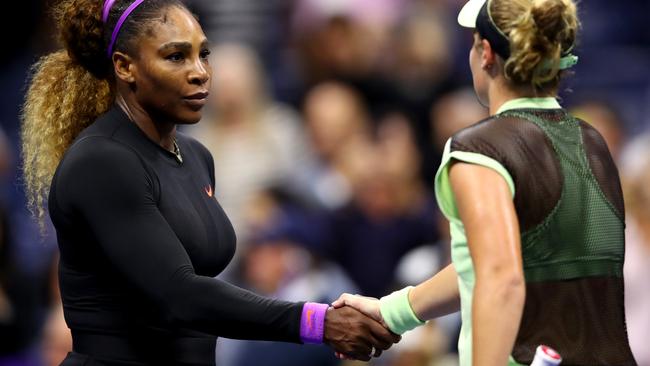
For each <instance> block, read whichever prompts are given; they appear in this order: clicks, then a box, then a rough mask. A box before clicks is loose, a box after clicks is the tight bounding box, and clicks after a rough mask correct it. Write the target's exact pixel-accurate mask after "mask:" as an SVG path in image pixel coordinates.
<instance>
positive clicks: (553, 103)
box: [435, 98, 561, 366]
mask: <svg viewBox="0 0 650 366" xmlns="http://www.w3.org/2000/svg"><path fill="white" fill-rule="evenodd" d="M522 108H535V109H558V108H561V106H560V104H559V103H558V102H557V100H556V99H554V98H521V99H514V100H510V101H508V102H506V103H505V104H503V105H502V106H501V108H499V110H498V112H497V115H498V114H501V113H504V112H506V111H510V110H514V109H522ZM452 159H455V160H458V161H462V162H466V163H470V164H477V165H482V166H485V167H487V168H490V169H493V170H494V171H496V172H497V173H499V174H500V175H501V176H502V177H503V179H504V180H505V181H506V183H507V184H508V186H509V187H510V191H511V192H512V197H513V198H514V196H515V185H514V182H513V180H512V177H511V176H510V173H508V171H507V170H506V168H505V167H503V165H502V164H501V163H499V162H498V161H496V160H494V159H492V158H490V157H488V156H485V155H482V154H478V153H470V152H462V151H453V152H452V151H451V139H449V140H448V141H447V144H446V145H445V150H444V153H443V157H442V163H441V164H440V168H439V169H438V172H437V173H436V178H435V193H436V199H437V201H438V205H439V206H440V210H441V211H442V213H443V214H444V215H445V217H447V219H448V220H449V225H450V231H451V256H452V263H453V265H454V268H455V269H456V272H457V273H458V288H459V291H460V300H461V318H462V327H461V332H460V337H459V339H458V352H459V357H460V365H461V366H471V365H472V296H473V292H474V280H475V273H474V266H473V263H472V257H471V256H470V253H469V248H468V246H467V237H466V235H465V227H464V226H463V223H462V222H461V220H460V217H459V215H458V208H457V205H456V200H455V199H454V195H453V192H452V190H451V184H450V182H449V165H450V164H449V163H450V162H451V161H452ZM509 365H519V364H518V363H516V362H515V361H514V360H513V359H512V357H511V358H510V362H509Z"/></svg>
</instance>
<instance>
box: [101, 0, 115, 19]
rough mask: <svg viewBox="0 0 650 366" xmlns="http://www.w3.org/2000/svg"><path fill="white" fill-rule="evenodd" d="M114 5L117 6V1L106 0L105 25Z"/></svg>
mask: <svg viewBox="0 0 650 366" xmlns="http://www.w3.org/2000/svg"><path fill="white" fill-rule="evenodd" d="M113 4H115V0H106V2H105V3H104V11H103V12H102V22H104V24H106V22H107V21H108V13H110V12H111V8H112V7H113Z"/></svg>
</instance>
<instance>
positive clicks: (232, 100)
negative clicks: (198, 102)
mask: <svg viewBox="0 0 650 366" xmlns="http://www.w3.org/2000/svg"><path fill="white" fill-rule="evenodd" d="M211 57H212V59H211V62H212V67H213V70H214V74H213V86H214V89H215V92H214V93H213V94H212V95H214V97H212V102H213V109H212V111H211V112H209V113H207V115H206V116H205V117H204V119H203V121H202V122H201V123H199V124H198V125H197V126H196V127H195V128H193V129H191V134H192V135H193V136H194V137H196V138H197V139H198V140H199V141H201V142H202V143H203V144H204V145H205V146H206V147H207V148H208V150H210V153H211V154H212V156H213V157H214V163H215V173H216V174H215V179H216V181H215V184H216V195H217V197H218V198H219V201H220V202H221V204H222V205H223V208H224V210H225V211H226V212H227V213H228V216H229V217H230V220H231V222H232V223H233V226H234V228H235V230H236V232H237V236H238V237H239V238H240V239H243V240H242V243H244V242H245V237H246V235H247V228H246V225H245V224H244V222H243V221H242V212H241V210H242V208H243V207H244V206H246V205H247V203H248V200H249V199H250V198H251V197H252V196H253V195H254V194H256V193H257V192H258V191H259V190H261V189H262V188H263V187H266V186H269V185H285V186H288V187H289V188H290V189H293V190H296V191H304V190H305V188H303V187H301V186H300V182H301V179H302V178H300V177H299V175H300V174H303V172H304V171H305V170H307V166H309V165H310V164H311V163H310V160H311V159H310V154H309V151H307V146H306V137H305V135H304V132H303V130H302V126H301V124H300V119H299V116H298V115H297V114H296V113H295V111H294V110H293V109H291V108H290V107H288V106H286V105H282V104H278V103H276V102H274V101H273V100H272V99H271V96H270V95H269V94H268V89H267V82H266V78H265V74H264V69H263V68H262V66H261V65H260V64H259V60H258V58H257V56H256V54H255V53H254V52H253V51H252V50H251V49H250V48H247V47H246V46H243V45H235V44H231V45H222V46H218V47H216V48H215V49H214V50H213V53H212V56H211Z"/></svg>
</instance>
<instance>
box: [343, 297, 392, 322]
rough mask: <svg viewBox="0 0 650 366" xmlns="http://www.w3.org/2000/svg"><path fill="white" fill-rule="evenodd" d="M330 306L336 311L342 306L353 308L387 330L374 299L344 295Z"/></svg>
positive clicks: (377, 303)
mask: <svg viewBox="0 0 650 366" xmlns="http://www.w3.org/2000/svg"><path fill="white" fill-rule="evenodd" d="M332 306H333V307H334V308H336V309H338V308H341V307H344V306H349V307H351V308H355V309H357V310H359V311H360V312H362V313H363V314H365V315H367V316H369V317H371V318H373V319H374V320H376V321H378V322H379V323H381V324H382V325H383V326H384V328H388V325H387V324H386V322H385V321H384V318H383V317H382V316H381V311H380V310H379V300H378V299H376V298H374V297H368V296H361V295H352V294H348V293H344V294H343V295H341V296H339V298H338V299H337V300H336V301H334V302H333V303H332Z"/></svg>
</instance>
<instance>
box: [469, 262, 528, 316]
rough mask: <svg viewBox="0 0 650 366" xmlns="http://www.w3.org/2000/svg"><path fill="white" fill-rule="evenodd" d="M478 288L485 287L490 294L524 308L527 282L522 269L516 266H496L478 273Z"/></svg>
mask: <svg viewBox="0 0 650 366" xmlns="http://www.w3.org/2000/svg"><path fill="white" fill-rule="evenodd" d="M476 284H477V286H483V287H485V289H486V290H488V292H489V293H492V294H493V295H495V296H499V297H501V298H502V299H506V300H507V301H508V302H513V303H516V304H521V305H522V306H523V304H524V301H525V298H526V280H525V278H524V273H523V270H522V269H521V268H517V267H516V266H509V267H505V266H504V267H499V266H495V267H493V268H491V269H489V270H488V271H482V272H478V273H477V278H476Z"/></svg>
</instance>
